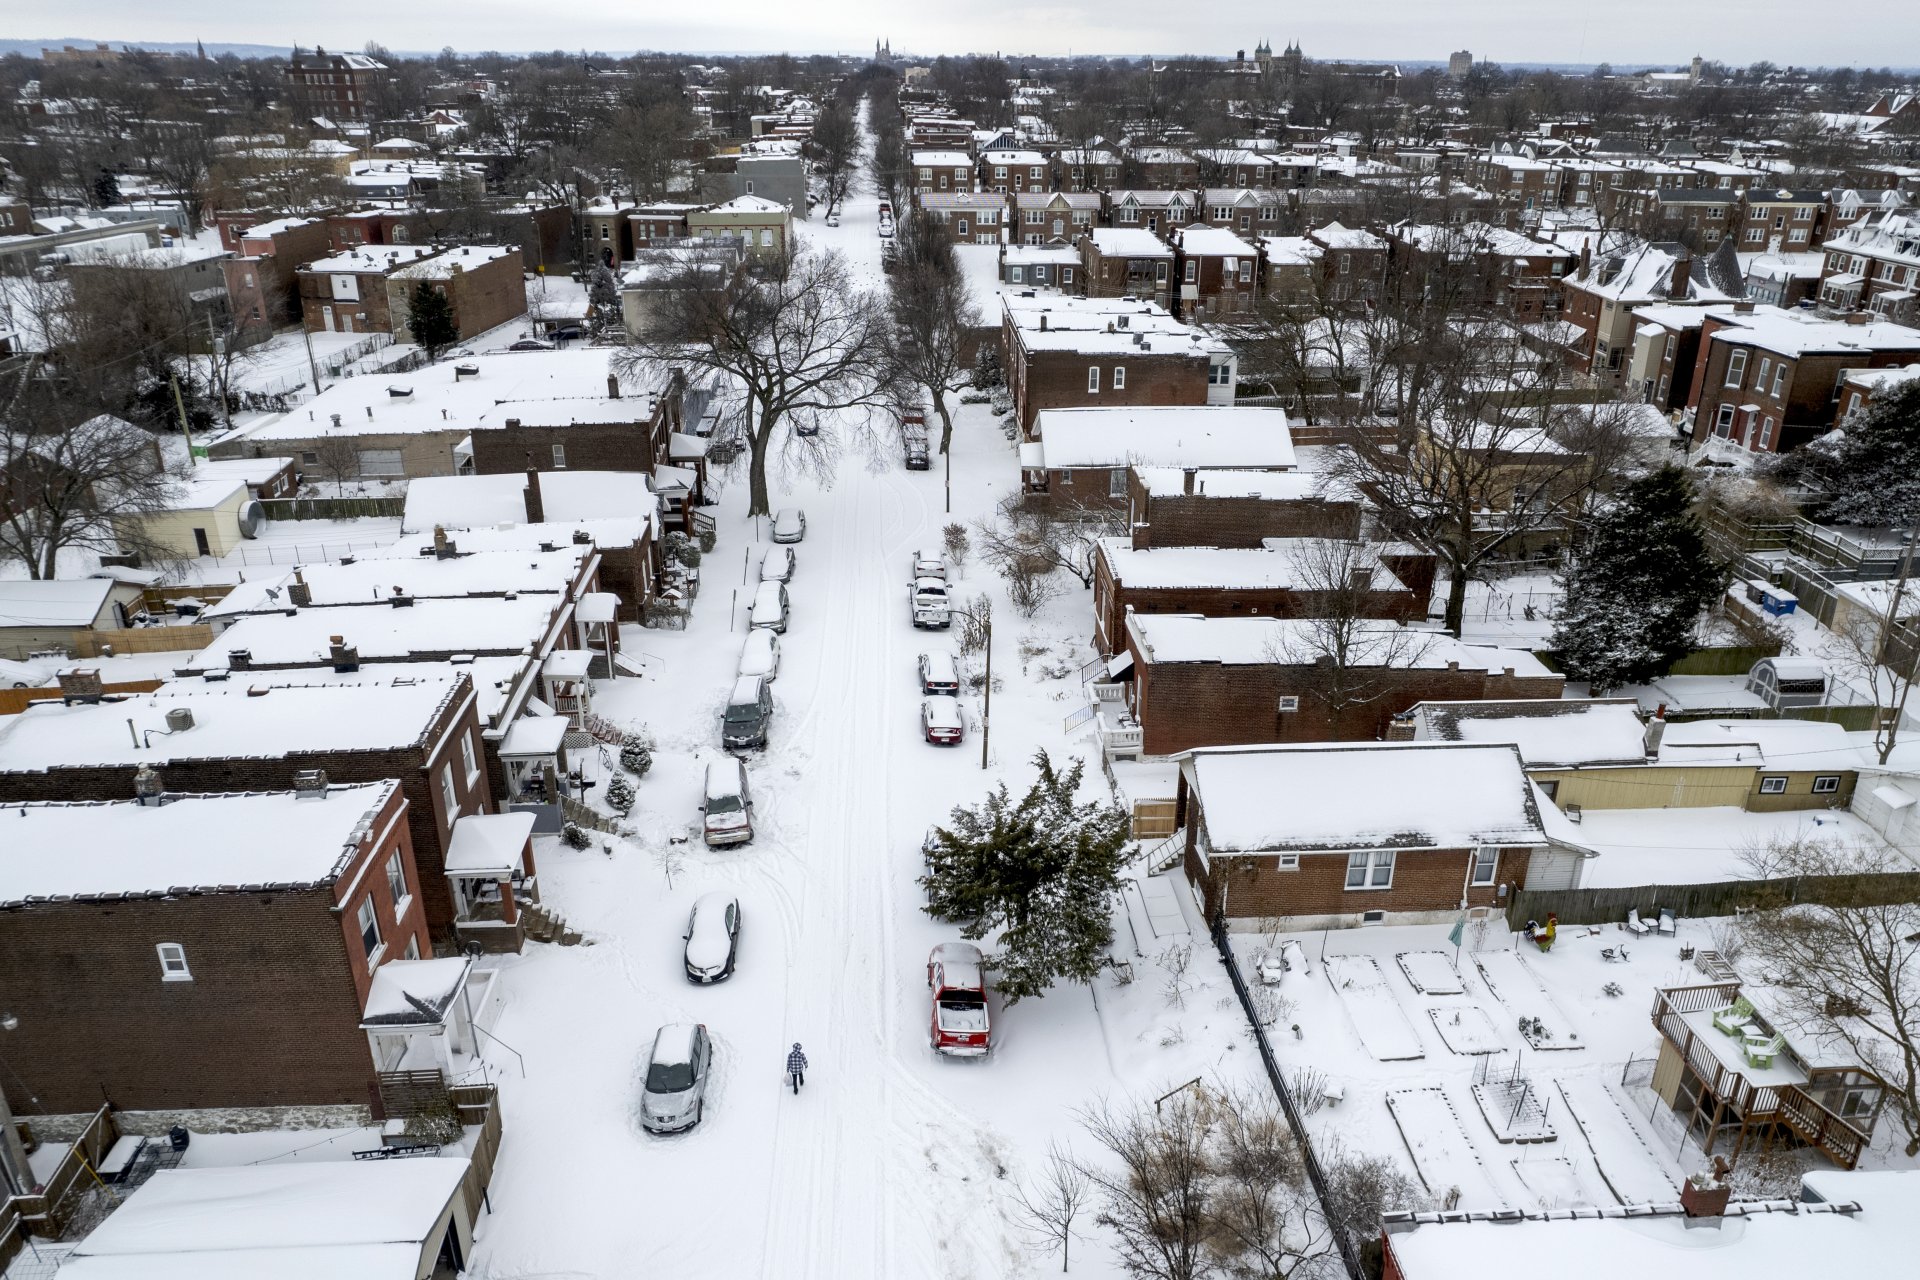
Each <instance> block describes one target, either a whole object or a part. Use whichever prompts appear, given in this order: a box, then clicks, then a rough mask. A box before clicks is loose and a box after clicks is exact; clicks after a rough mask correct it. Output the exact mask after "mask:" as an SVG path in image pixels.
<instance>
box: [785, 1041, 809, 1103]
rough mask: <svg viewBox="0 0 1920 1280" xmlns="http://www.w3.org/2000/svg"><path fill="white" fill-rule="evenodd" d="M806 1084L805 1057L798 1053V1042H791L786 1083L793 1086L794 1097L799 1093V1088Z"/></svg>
mask: <svg viewBox="0 0 1920 1280" xmlns="http://www.w3.org/2000/svg"><path fill="white" fill-rule="evenodd" d="M806 1082H807V1055H806V1054H804V1053H802V1052H800V1042H799V1041H798V1040H795V1041H794V1042H793V1052H792V1053H789V1054H788V1055H787V1083H788V1084H790V1085H792V1086H793V1092H794V1095H795V1096H796V1097H797V1096H799V1093H800V1086H801V1085H803V1084H805V1083H806Z"/></svg>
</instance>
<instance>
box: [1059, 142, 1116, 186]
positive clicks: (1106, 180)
mask: <svg viewBox="0 0 1920 1280" xmlns="http://www.w3.org/2000/svg"><path fill="white" fill-rule="evenodd" d="M1051 163H1052V166H1053V185H1054V186H1055V187H1056V188H1057V189H1059V190H1061V191H1111V190H1112V189H1113V188H1115V187H1117V186H1119V185H1120V180H1121V174H1122V172H1123V165H1122V162H1121V159H1120V156H1119V154H1118V153H1117V152H1114V151H1109V150H1107V149H1106V148H1104V147H1069V148H1066V149H1064V150H1062V151H1059V152H1056V153H1055V154H1054V157H1053V160H1052V162H1051Z"/></svg>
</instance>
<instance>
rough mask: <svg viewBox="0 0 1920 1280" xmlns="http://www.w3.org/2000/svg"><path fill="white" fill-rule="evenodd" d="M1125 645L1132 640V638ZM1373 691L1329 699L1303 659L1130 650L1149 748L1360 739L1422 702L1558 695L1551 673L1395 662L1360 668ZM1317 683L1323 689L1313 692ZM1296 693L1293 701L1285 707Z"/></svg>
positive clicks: (1155, 751) (1320, 676) (1163, 751)
mask: <svg viewBox="0 0 1920 1280" xmlns="http://www.w3.org/2000/svg"><path fill="white" fill-rule="evenodd" d="M1129 648H1132V645H1131V642H1130V643H1129ZM1365 676H1366V679H1367V681H1368V685H1369V691H1373V690H1378V691H1379V694H1378V696H1377V697H1374V698H1373V699H1372V700H1370V701H1367V702H1365V703H1362V704H1360V705H1348V706H1346V707H1344V708H1342V709H1341V710H1340V711H1339V713H1338V714H1337V715H1336V714H1335V713H1334V712H1333V710H1332V709H1330V707H1329V705H1328V702H1327V701H1326V698H1327V696H1328V684H1329V681H1328V675H1327V673H1326V672H1325V671H1322V670H1318V669H1316V668H1315V667H1313V666H1312V665H1309V664H1288V665H1280V664H1278V663H1274V664H1262V665H1259V666H1254V665H1247V666H1225V665H1222V664H1219V663H1211V662H1157V663H1149V662H1144V661H1142V660H1141V655H1140V654H1139V653H1138V652H1135V653H1134V676H1133V679H1134V693H1133V701H1134V710H1135V712H1136V714H1138V715H1139V717H1140V724H1141V728H1142V730H1143V742H1142V746H1141V749H1142V750H1143V751H1144V752H1145V753H1146V754H1147V755H1150V756H1166V755H1172V754H1174V753H1176V752H1180V751H1188V750H1191V749H1192V748H1194V747H1215V746H1238V745H1244V744H1248V743H1261V742H1328V741H1346V742H1365V741H1375V740H1378V739H1381V738H1384V737H1385V736H1386V730H1387V725H1388V723H1389V722H1390V721H1391V720H1392V719H1393V717H1394V716H1395V715H1396V714H1398V713H1399V712H1402V711H1405V710H1407V709H1408V708H1410V707H1412V706H1413V705H1414V704H1415V703H1419V702H1437V701H1479V700H1484V699H1495V698H1558V697H1559V696H1560V695H1561V692H1562V689H1563V688H1564V685H1565V681H1564V680H1563V679H1562V678H1561V677H1560V676H1557V675H1549V676H1507V675H1504V674H1489V673H1487V672H1485V671H1478V670H1444V669H1443V670H1399V671H1381V672H1367V673H1365ZM1316 691H1317V692H1318V693H1319V695H1320V696H1316ZM1282 695H1293V696H1297V697H1298V698H1299V699H1300V709H1299V710H1298V711H1291V712H1285V713H1282V712H1281V711H1280V710H1279V709H1278V708H1279V699H1280V697H1281V696H1282Z"/></svg>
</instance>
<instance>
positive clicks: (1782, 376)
mask: <svg viewBox="0 0 1920 1280" xmlns="http://www.w3.org/2000/svg"><path fill="white" fill-rule="evenodd" d="M1786 389H1787V362H1786V361H1784V360H1782V361H1781V362H1780V364H1779V365H1778V367H1776V368H1775V369H1774V371H1773V398H1774V399H1775V400H1778V399H1779V398H1780V393H1781V392H1782V391H1785V390H1786Z"/></svg>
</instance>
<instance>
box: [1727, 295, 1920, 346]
mask: <svg viewBox="0 0 1920 1280" xmlns="http://www.w3.org/2000/svg"><path fill="white" fill-rule="evenodd" d="M1708 314H1709V315H1710V316H1712V317H1713V318H1714V319H1716V320H1724V321H1726V322H1727V327H1725V328H1722V329H1718V330H1716V331H1715V332H1714V334H1713V340H1714V341H1715V342H1726V343H1731V344H1734V345H1736V346H1751V347H1758V348H1760V349H1761V350H1763V351H1773V352H1778V353H1780V354H1782V355H1786V356H1794V357H1798V356H1803V355H1809V354H1813V353H1815V352H1838V353H1841V354H1846V353H1849V352H1860V353H1862V354H1864V353H1867V352H1873V351H1920V329H1911V328H1908V327H1907V326H1906V325H1903V324H1894V323H1892V322H1891V321H1887V320H1868V321H1866V322H1865V323H1864V324H1849V323H1848V322H1847V321H1845V320H1828V319H1825V318H1823V317H1821V316H1819V315H1817V314H1815V313H1813V312H1810V311H1801V310H1798V309H1797V308H1796V309H1793V310H1787V309H1784V308H1781V307H1771V306H1757V307H1755V308H1753V309H1752V310H1751V311H1736V310H1734V309H1733V308H1732V307H1712V308H1709V309H1708Z"/></svg>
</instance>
